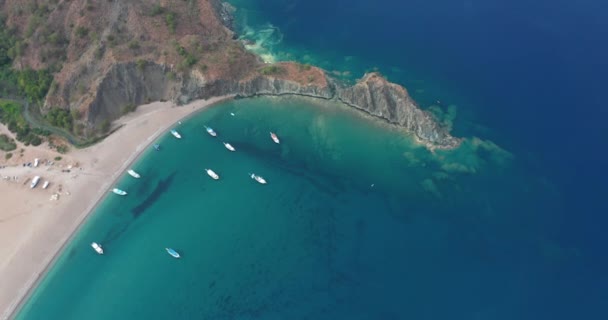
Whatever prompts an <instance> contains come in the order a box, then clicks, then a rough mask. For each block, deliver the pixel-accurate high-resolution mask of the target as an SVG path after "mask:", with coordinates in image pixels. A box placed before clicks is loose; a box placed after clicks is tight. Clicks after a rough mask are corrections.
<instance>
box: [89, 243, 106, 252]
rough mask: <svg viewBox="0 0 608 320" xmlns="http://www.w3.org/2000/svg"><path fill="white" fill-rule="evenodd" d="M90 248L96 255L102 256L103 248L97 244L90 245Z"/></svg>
mask: <svg viewBox="0 0 608 320" xmlns="http://www.w3.org/2000/svg"><path fill="white" fill-rule="evenodd" d="M91 247H92V248H93V250H95V252H97V254H103V248H102V247H101V245H100V244H98V243H97V242H93V243H91Z"/></svg>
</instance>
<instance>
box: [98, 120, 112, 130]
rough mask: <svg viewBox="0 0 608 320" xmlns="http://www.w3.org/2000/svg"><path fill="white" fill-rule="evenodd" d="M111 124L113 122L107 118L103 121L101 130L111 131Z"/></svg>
mask: <svg viewBox="0 0 608 320" xmlns="http://www.w3.org/2000/svg"><path fill="white" fill-rule="evenodd" d="M111 125H112V124H111V123H110V121H109V120H108V119H105V120H103V121H102V122H101V125H100V126H99V129H100V130H101V132H102V133H108V131H110V126H111Z"/></svg>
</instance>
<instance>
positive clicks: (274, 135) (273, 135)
mask: <svg viewBox="0 0 608 320" xmlns="http://www.w3.org/2000/svg"><path fill="white" fill-rule="evenodd" d="M270 138H271V139H272V141H274V143H276V144H279V143H281V142H280V141H279V137H277V135H276V134H275V133H274V132H271V133H270Z"/></svg>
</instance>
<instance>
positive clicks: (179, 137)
mask: <svg viewBox="0 0 608 320" xmlns="http://www.w3.org/2000/svg"><path fill="white" fill-rule="evenodd" d="M171 134H172V135H173V136H174V137H176V138H178V139H181V138H182V135H181V134H179V132H177V130H171Z"/></svg>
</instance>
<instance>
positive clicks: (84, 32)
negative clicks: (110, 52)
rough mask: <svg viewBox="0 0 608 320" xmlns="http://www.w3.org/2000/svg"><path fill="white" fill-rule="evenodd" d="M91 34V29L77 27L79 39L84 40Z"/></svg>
mask: <svg viewBox="0 0 608 320" xmlns="http://www.w3.org/2000/svg"><path fill="white" fill-rule="evenodd" d="M88 34H89V29H88V28H85V27H83V26H78V27H76V36H77V37H78V38H84V37H86V36H87V35H88Z"/></svg>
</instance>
